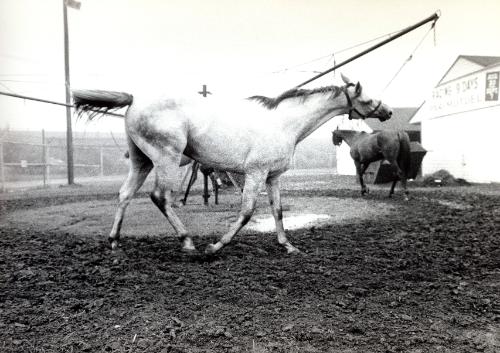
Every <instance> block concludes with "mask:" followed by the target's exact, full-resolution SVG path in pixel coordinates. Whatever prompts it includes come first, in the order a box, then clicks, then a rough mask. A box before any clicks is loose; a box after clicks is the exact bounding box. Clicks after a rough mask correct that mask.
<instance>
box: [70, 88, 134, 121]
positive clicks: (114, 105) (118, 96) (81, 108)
mask: <svg viewBox="0 0 500 353" xmlns="http://www.w3.org/2000/svg"><path fill="white" fill-rule="evenodd" d="M133 101H134V97H133V96H132V95H131V94H128V93H125V92H113V91H100V90H74V91H73V103H74V105H75V109H76V112H77V114H78V117H81V116H82V114H83V113H87V114H88V119H89V120H92V119H94V118H95V117H96V116H100V115H102V114H107V113H109V112H112V111H115V110H117V109H120V108H123V107H127V106H129V105H131V104H132V102H133Z"/></svg>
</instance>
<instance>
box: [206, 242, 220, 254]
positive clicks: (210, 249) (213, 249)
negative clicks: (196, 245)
mask: <svg viewBox="0 0 500 353" xmlns="http://www.w3.org/2000/svg"><path fill="white" fill-rule="evenodd" d="M216 252H217V248H216V247H215V244H208V245H207V248H206V249H205V254H206V255H213V254H215V253H216Z"/></svg>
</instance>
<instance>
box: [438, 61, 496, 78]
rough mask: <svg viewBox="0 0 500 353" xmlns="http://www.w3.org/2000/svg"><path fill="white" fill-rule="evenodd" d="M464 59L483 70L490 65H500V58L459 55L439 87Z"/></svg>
mask: <svg viewBox="0 0 500 353" xmlns="http://www.w3.org/2000/svg"><path fill="white" fill-rule="evenodd" d="M462 59H464V60H467V61H470V62H472V63H474V64H476V65H479V66H481V69H482V68H485V67H487V66H490V65H494V64H497V63H500V56H484V55H459V56H457V58H456V59H455V61H454V62H453V64H451V66H450V67H449V68H448V70H446V72H445V73H444V75H443V76H442V77H441V79H440V80H439V82H438V85H440V84H441V83H443V80H444V79H445V77H447V76H448V74H449V73H450V72H451V71H452V70H453V69H454V68H455V65H456V64H457V62H459V61H460V60H462Z"/></svg>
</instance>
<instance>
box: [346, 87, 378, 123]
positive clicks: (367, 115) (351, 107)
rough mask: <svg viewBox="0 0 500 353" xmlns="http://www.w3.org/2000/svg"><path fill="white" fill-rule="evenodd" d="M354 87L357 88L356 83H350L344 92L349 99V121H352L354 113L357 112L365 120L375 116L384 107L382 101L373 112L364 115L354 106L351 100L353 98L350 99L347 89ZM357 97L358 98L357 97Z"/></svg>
mask: <svg viewBox="0 0 500 353" xmlns="http://www.w3.org/2000/svg"><path fill="white" fill-rule="evenodd" d="M352 86H356V85H355V84H354V83H348V84H347V85H346V86H345V90H344V94H345V97H346V99H347V104H348V105H349V120H352V112H355V113H356V114H358V115H359V116H360V117H361V118H362V119H363V120H365V119H366V118H369V117H371V116H372V115H373V114H375V112H376V111H377V110H378V108H380V106H381V105H382V101H378V104H377V106H376V107H375V108H374V109H373V110H372V111H371V112H369V113H368V114H363V113H361V112H360V111H359V110H358V109H357V108H356V107H354V106H353V105H352V100H351V97H349V94H348V93H347V88H349V87H352ZM356 97H357V96H356Z"/></svg>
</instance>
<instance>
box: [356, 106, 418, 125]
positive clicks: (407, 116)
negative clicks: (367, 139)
mask: <svg viewBox="0 0 500 353" xmlns="http://www.w3.org/2000/svg"><path fill="white" fill-rule="evenodd" d="M418 109H419V108H414V107H406V108H393V109H392V117H391V118H390V119H389V120H386V121H384V122H381V121H380V120H377V119H366V120H365V123H366V125H368V126H369V127H370V129H372V130H373V131H381V130H404V131H420V124H410V120H411V118H413V115H415V113H416V112H417V111H418Z"/></svg>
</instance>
